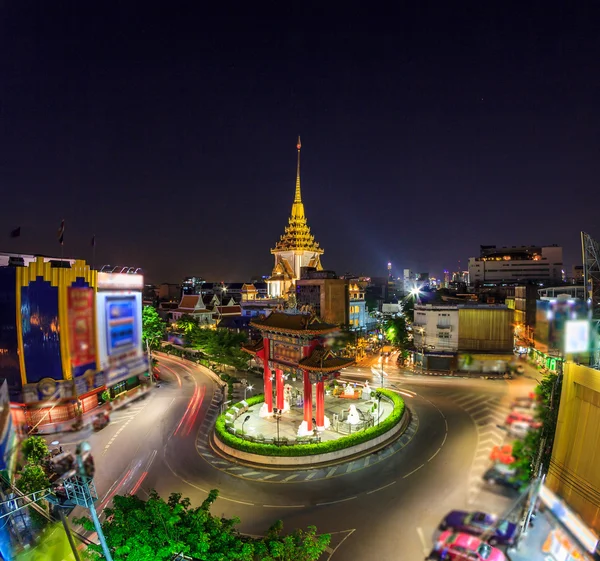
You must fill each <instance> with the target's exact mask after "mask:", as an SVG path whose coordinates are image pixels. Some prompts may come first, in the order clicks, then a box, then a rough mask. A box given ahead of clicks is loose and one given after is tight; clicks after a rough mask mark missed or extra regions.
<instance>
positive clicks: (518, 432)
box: [508, 421, 531, 438]
mask: <svg viewBox="0 0 600 561" xmlns="http://www.w3.org/2000/svg"><path fill="white" fill-rule="evenodd" d="M530 430H531V426H530V425H529V423H522V422H519V421H515V422H514V423H512V424H511V425H510V426H509V427H508V434H510V436H514V437H515V438H525V437H526V436H527V434H528V433H529V431H530Z"/></svg>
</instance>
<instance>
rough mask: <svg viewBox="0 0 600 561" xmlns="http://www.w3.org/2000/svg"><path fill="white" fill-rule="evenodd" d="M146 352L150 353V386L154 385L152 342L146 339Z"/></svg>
mask: <svg viewBox="0 0 600 561" xmlns="http://www.w3.org/2000/svg"><path fill="white" fill-rule="evenodd" d="M146 352H147V353H148V377H149V378H150V385H152V384H153V383H154V372H153V371H152V353H151V352H150V341H149V340H148V339H146Z"/></svg>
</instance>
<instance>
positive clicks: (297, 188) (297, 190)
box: [294, 135, 302, 203]
mask: <svg viewBox="0 0 600 561" xmlns="http://www.w3.org/2000/svg"><path fill="white" fill-rule="evenodd" d="M300 148H302V143H301V142H300V135H298V144H297V145H296V149H297V150H298V166H297V167H296V196H295V197H294V202H295V203H301V202H302V194H301V193H300Z"/></svg>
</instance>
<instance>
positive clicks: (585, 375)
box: [547, 362, 600, 533]
mask: <svg viewBox="0 0 600 561" xmlns="http://www.w3.org/2000/svg"><path fill="white" fill-rule="evenodd" d="M560 399H561V401H560V409H559V412H558V425H557V428H556V436H555V440H554V448H553V450H552V460H551V464H550V469H549V472H548V477H547V485H548V487H549V488H550V489H551V490H552V491H554V492H555V493H557V494H558V495H560V496H561V497H563V498H564V499H565V501H566V502H567V503H568V504H569V505H570V506H571V507H572V508H573V510H575V511H576V512H577V513H578V514H579V515H580V516H581V518H582V519H583V520H584V521H585V522H586V523H587V524H588V525H589V526H590V527H591V528H593V529H594V530H595V531H596V533H600V371H598V370H594V369H592V368H589V367H587V366H580V365H577V364H575V363H573V362H567V363H566V364H565V368H564V378H563V386H562V393H561V398H560Z"/></svg>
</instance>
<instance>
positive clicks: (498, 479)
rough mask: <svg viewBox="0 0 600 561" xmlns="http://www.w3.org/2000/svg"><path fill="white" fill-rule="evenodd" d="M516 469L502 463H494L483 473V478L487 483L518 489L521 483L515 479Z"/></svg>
mask: <svg viewBox="0 0 600 561" xmlns="http://www.w3.org/2000/svg"><path fill="white" fill-rule="evenodd" d="M516 473H517V472H516V470H515V469H514V468H512V467H510V466H506V465H504V464H494V465H493V466H492V467H491V468H490V469H488V470H487V471H486V472H485V473H484V474H483V480H484V481H485V482H486V483H488V484H489V485H501V486H502V487H508V488H509V489H516V490H518V489H520V488H521V485H522V483H521V482H520V481H516V480H515V475H516Z"/></svg>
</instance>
